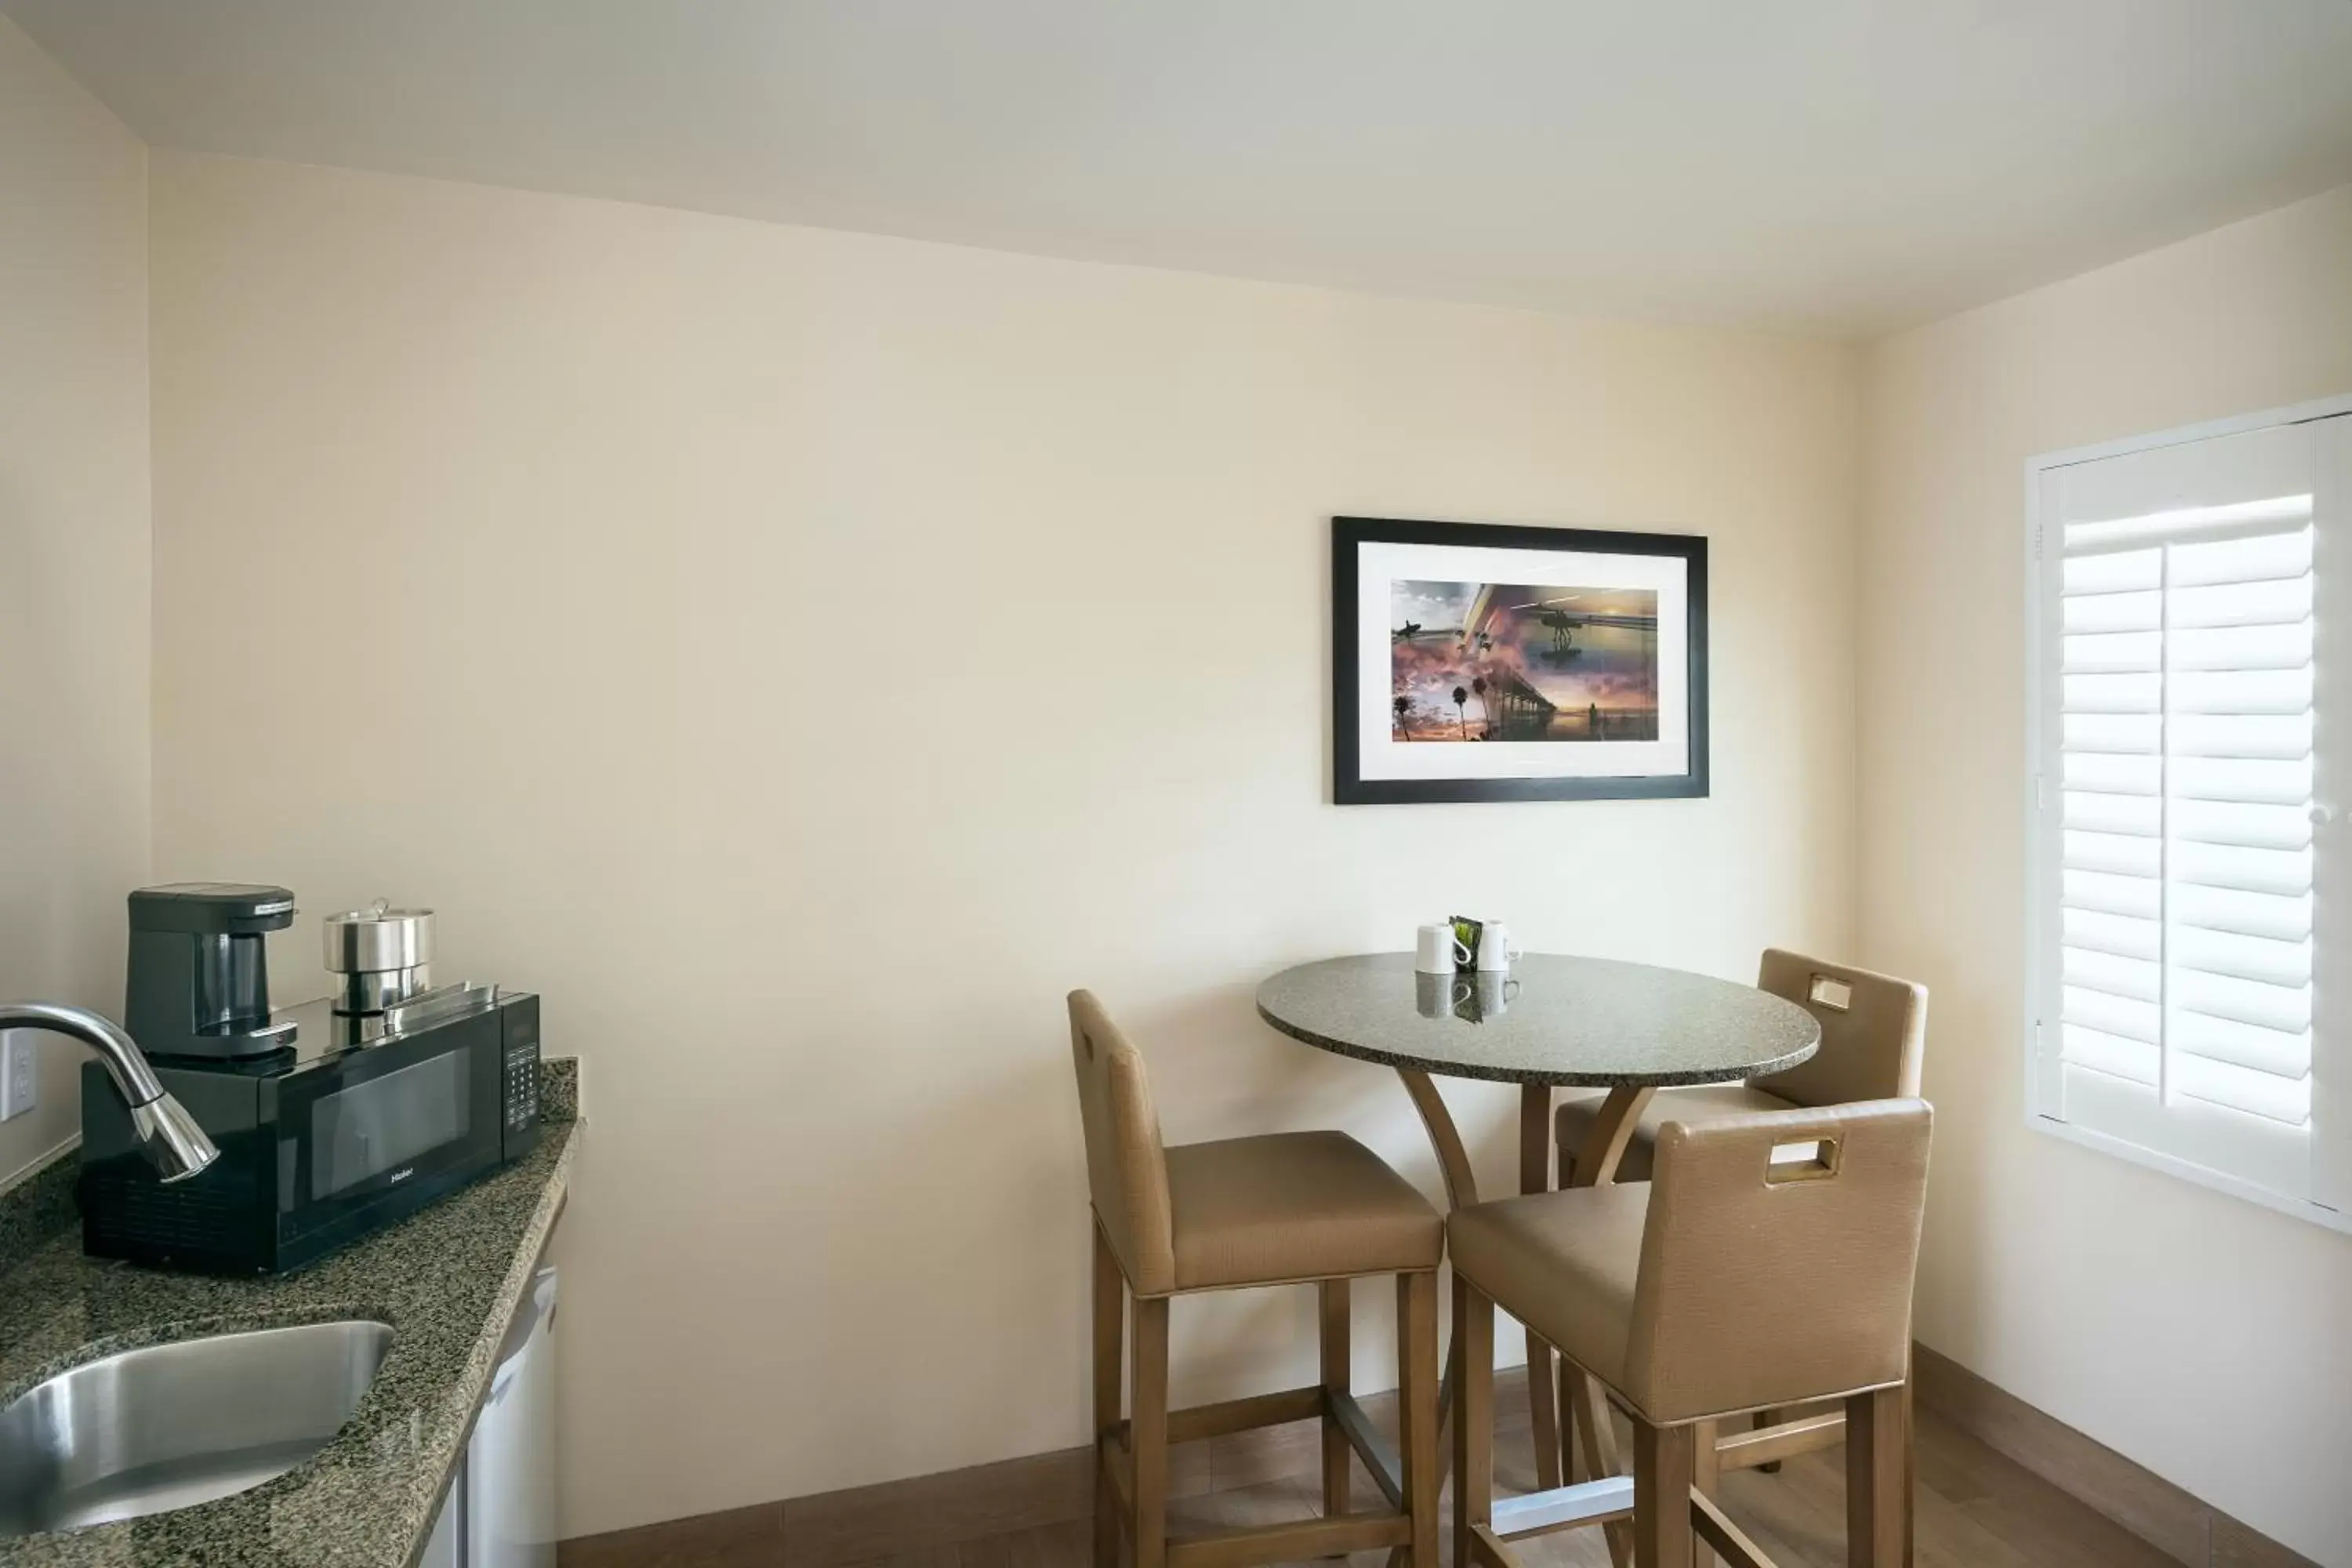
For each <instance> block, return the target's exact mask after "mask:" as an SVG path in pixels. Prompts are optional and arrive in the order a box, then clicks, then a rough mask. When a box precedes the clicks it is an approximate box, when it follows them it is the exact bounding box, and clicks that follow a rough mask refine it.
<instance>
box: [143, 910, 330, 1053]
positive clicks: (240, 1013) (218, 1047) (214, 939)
mask: <svg viewBox="0 0 2352 1568" xmlns="http://www.w3.org/2000/svg"><path fill="white" fill-rule="evenodd" d="M293 923H294V895H293V894H292V893H289V892H288V891H287V890H286V889H283V888H265V887H257V886H251V885H248V884H246V883H242V882H174V883H172V884H171V885H170V886H168V887H162V888H142V889H139V890H138V891H137V892H135V893H133V894H131V966H130V973H129V977H128V981H127V985H126V989H127V991H128V993H129V994H128V996H127V997H126V998H125V1003H124V1007H123V1024H124V1026H125V1027H127V1028H128V1029H129V1030H130V1032H131V1038H132V1039H134V1040H137V1041H138V1042H139V1044H140V1047H142V1049H143V1050H145V1051H146V1052H147V1054H148V1055H149V1056H152V1057H210V1058H215V1059H222V1058H239V1057H257V1056H264V1055H267V1054H268V1053H269V1052H271V1051H275V1050H280V1049H283V1048H284V1047H288V1046H290V1045H292V1044H293V1043H294V1024H293V1021H292V1020H291V1019H288V1020H285V1021H283V1022H278V1023H272V1022H271V1021H270V1016H269V958H268V952H266V951H265V946H264V938H265V933H267V932H269V931H284V930H285V929H286V928H287V927H288V926H290V925H292V924H293Z"/></svg>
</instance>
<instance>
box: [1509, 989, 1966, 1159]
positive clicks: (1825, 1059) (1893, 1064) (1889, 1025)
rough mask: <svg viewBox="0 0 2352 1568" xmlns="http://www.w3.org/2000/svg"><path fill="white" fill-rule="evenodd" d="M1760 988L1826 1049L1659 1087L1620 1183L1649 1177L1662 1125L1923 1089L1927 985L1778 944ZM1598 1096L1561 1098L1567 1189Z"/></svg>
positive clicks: (1897, 1096)
mask: <svg viewBox="0 0 2352 1568" xmlns="http://www.w3.org/2000/svg"><path fill="white" fill-rule="evenodd" d="M1756 989H1758V990H1759V991H1765V992H1769V993H1770V994H1772V995H1775V996H1779V997H1782V998H1784V999H1786V1000H1788V1001H1790V1002H1794V1003H1795V1004H1796V1005H1798V1006H1800V1007H1802V1008H1803V1009H1805V1011H1807V1012H1808V1013H1811V1015H1812V1016H1813V1020H1814V1022H1816V1023H1818V1024H1819V1025H1821V1026H1822V1046H1821V1049H1819V1050H1817V1051H1815V1052H1814V1053H1813V1054H1812V1056H1811V1058H1808V1059H1806V1060H1805V1061H1802V1062H1800V1063H1799V1064H1798V1065H1796V1066H1795V1067H1792V1068H1790V1069H1789V1070H1788V1071H1786V1072H1779V1073H1773V1074H1771V1075H1770V1076H1769V1077H1766V1078H1754V1079H1748V1081H1747V1082H1746V1083H1722V1084H1705V1085H1701V1086H1699V1087H1696V1088H1693V1089H1662V1090H1660V1091H1659V1093H1658V1095H1657V1096H1656V1098H1654V1100H1651V1101H1650V1103H1649V1104H1648V1106H1646V1107H1645V1108H1643V1112H1642V1119H1641V1121H1640V1123H1639V1125H1637V1126H1636V1127H1635V1128H1634V1130H1633V1138H1632V1140H1631V1142H1628V1143H1627V1144H1626V1145H1625V1157H1624V1158H1623V1159H1622V1161H1621V1162H1619V1163H1618V1166H1617V1179H1618V1180H1619V1181H1621V1182H1646V1181H1648V1180H1649V1179H1650V1161H1651V1156H1652V1152H1653V1151H1654V1149H1655V1148H1656V1147H1657V1141H1658V1129H1659V1128H1661V1127H1663V1126H1664V1125H1665V1124H1666V1123H1667V1122H1669V1121H1705V1120H1706V1119H1707V1118H1709V1117H1715V1116H1744V1115H1748V1114H1750V1113H1752V1112H1755V1111H1759V1110H1788V1109H1790V1107H1791V1106H1798V1105H1813V1106H1821V1105H1847V1104H1851V1103H1853V1101H1856V1100H1901V1099H1907V1098H1909V1097H1911V1096H1915V1095H1916V1094H1917V1093H1918V1092H1919V1067H1920V1062H1921V1059H1922V1058H1923V1057H1924V1056H1925V1054H1926V1051H1927V987H1926V986H1924V985H1919V984H1914V983H1912V982H1911V981H1908V980H1898V979H1896V978H1895V976H1893V975H1891V974H1875V973H1872V972H1871V971H1869V970H1867V969H1855V968H1853V967H1852V966H1851V965H1848V964H1843V963H1829V962H1827V961H1826V960H1824V959H1819V958H1808V957H1807V956H1805V955H1804V954H1803V953H1801V952H1786V951H1784V950H1783V949H1780V948H1777V947H1768V948H1766V949H1765V950H1764V960H1763V962H1762V963H1760V964H1759V966H1758V970H1757V976H1756ZM1600 1112H1601V1099H1600V1097H1599V1096H1580V1097H1579V1098H1577V1099H1574V1100H1567V1101H1564V1102H1563V1103H1562V1104H1561V1106H1560V1108H1559V1112H1558V1115H1557V1120H1556V1121H1555V1122H1554V1132H1555V1135H1556V1137H1557V1140H1558V1142H1559V1184H1560V1185H1561V1186H1563V1187H1564V1186H1566V1185H1568V1177H1569V1172H1570V1167H1571V1163H1572V1162H1573V1161H1574V1160H1575V1158H1576V1151H1577V1150H1579V1149H1580V1148H1582V1147H1583V1146H1584V1142H1585V1138H1586V1135H1587V1134H1589V1133H1590V1132H1591V1131H1592V1123H1593V1120H1594V1119H1595V1118H1596V1117H1597V1116H1598V1115H1599V1114H1600Z"/></svg>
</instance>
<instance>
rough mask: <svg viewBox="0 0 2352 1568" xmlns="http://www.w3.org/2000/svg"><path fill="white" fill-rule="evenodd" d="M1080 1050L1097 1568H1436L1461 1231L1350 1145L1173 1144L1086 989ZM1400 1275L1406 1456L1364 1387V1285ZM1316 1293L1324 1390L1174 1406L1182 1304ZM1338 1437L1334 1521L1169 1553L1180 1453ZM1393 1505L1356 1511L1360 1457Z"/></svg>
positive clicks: (1275, 1140)
mask: <svg viewBox="0 0 2352 1568" xmlns="http://www.w3.org/2000/svg"><path fill="white" fill-rule="evenodd" d="M1070 1049H1071V1055H1072V1057H1073V1058H1074V1060H1075V1062H1076V1067H1077V1073H1078V1104H1079V1107H1080V1110H1081V1111H1082V1113H1083V1115H1084V1117H1085V1121H1086V1138H1087V1185H1088V1187H1089V1188H1090V1189H1091V1191H1092V1194H1093V1197H1094V1237H1095V1287H1094V1401H1095V1448H1096V1492H1095V1561H1096V1563H1097V1568H1115V1565H1116V1564H1117V1563H1118V1556H1119V1551H1118V1545H1119V1538H1120V1536H1121V1534H1122V1533H1124V1535H1125V1536H1126V1537H1127V1539H1128V1541H1129V1542H1130V1543H1131V1545H1132V1548H1133V1552H1134V1563H1135V1568H1244V1565H1246V1564H1252V1563H1277V1562H1288V1561H1294V1560H1297V1559H1301V1558H1311V1557H1320V1556H1327V1555H1337V1554H1339V1553H1341V1552H1359V1551H1363V1550H1365V1549H1367V1548H1373V1547H1391V1548H1397V1547H1402V1548H1405V1549H1406V1550H1407V1551H1408V1552H1410V1553H1411V1561H1412V1563H1413V1564H1414V1568H1438V1555H1437V1539H1438V1531H1437V1492H1438V1485H1439V1475H1438V1463H1437V1384H1438V1372H1437V1266H1438V1262H1439V1260H1440V1258H1443V1256H1444V1247H1445V1222H1444V1220H1443V1219H1441V1218H1440V1217H1439V1216H1438V1213H1437V1211H1436V1210H1435V1209H1433V1208H1432V1207H1431V1206H1430V1205H1429V1203H1428V1201H1427V1200H1426V1199H1424V1198H1423V1196H1422V1195H1421V1194H1419V1193H1418V1192H1415V1191H1414V1190H1413V1188H1412V1184H1410V1183H1408V1182H1407V1181H1406V1180H1405V1179H1404V1178H1403V1177H1402V1176H1400V1175H1398V1174H1397V1173H1395V1172H1394V1171H1392V1170H1391V1169H1390V1168H1389V1167H1388V1166H1387V1165H1386V1164H1385V1163H1382V1162H1381V1158H1380V1156H1378V1155H1376V1154H1374V1153H1373V1152H1371V1151H1370V1150H1369V1149H1367V1148H1365V1147H1364V1146H1363V1145H1362V1144H1360V1143H1359V1142H1356V1141H1355V1140H1354V1139H1352V1138H1350V1137H1349V1136H1348V1135H1347V1134H1346V1133H1344V1132H1281V1133H1273V1134H1269V1135H1266V1136H1264V1137H1257V1138H1229V1139H1225V1140H1223V1141H1222V1142H1213V1143H1191V1144H1180V1145H1179V1146H1177V1147H1176V1148H1173V1149H1168V1148H1164V1147H1163V1146H1162V1145H1161V1143H1160V1117H1159V1113H1158V1112H1157V1111H1156V1110H1154V1109H1153V1107H1152V1102H1151V1087H1150V1081H1149V1080H1148V1079H1147V1078H1146V1077H1145V1074H1144V1069H1143V1055H1142V1053H1141V1052H1140V1051H1139V1050H1137V1049H1136V1048H1135V1047H1134V1045H1133V1044H1132V1043H1130V1042H1129V1039H1128V1038H1127V1037H1126V1036H1125V1035H1124V1034H1122V1033H1120V1031H1119V1028H1118V1026H1117V1025H1116V1024H1114V1023H1112V1022H1111V1021H1110V1018H1109V1016H1108V1015H1107V1014H1106V1013H1105V1012H1104V1011H1103V1008H1102V1005H1101V1003H1099V1002H1097V1000H1096V999H1095V997H1094V995H1093V994H1091V993H1090V992H1086V991H1074V992H1072V993H1071V994H1070ZM1367 1274H1393V1275H1395V1276H1396V1277H1397V1363H1398V1365H1397V1373H1398V1389H1397V1394H1398V1399H1397V1403H1398V1406H1399V1409H1400V1412H1401V1415H1402V1421H1401V1423H1400V1426H1401V1432H1402V1444H1401V1445H1400V1447H1401V1450H1402V1452H1401V1453H1400V1452H1395V1451H1391V1450H1390V1449H1389V1447H1388V1446H1387V1442H1386V1439H1385V1438H1384V1437H1383V1436H1381V1434H1380V1433H1379V1432H1378V1431H1377V1430H1376V1429H1375V1428H1374V1427H1373V1426H1372V1425H1371V1423H1370V1421H1368V1420H1367V1419H1366V1418H1365V1416H1364V1413H1363V1410H1362V1408H1361V1407H1360V1406H1359V1405H1357V1403H1356V1400H1355V1397H1354V1395H1353V1394H1351V1393H1349V1385H1348V1384H1349V1377H1348V1363H1349V1344H1348V1291H1349V1281H1350V1280H1352V1279H1355V1278H1357V1277H1358V1276H1360V1275H1367ZM1293 1284H1300V1285H1303V1284H1314V1285H1317V1286H1318V1287H1319V1289H1320V1292H1321V1311H1320V1314H1319V1316H1320V1321H1321V1325H1322V1329H1321V1333H1322V1382H1321V1384H1318V1385H1316V1386H1313V1387H1307V1388H1293V1389H1286V1390H1284V1391H1282V1392H1280V1393H1276V1394H1257V1395H1255V1396H1252V1397H1250V1398H1246V1399H1232V1400H1226V1401H1224V1402H1223V1403H1221V1404H1216V1405H1196V1406H1194V1407H1192V1408H1191V1409H1188V1410H1176V1411H1171V1410H1170V1409H1169V1408H1168V1303H1169V1300H1170V1299H1171V1297H1175V1296H1180V1295H1185V1294H1189V1293H1191V1292H1194V1291H1201V1290H1233V1289H1246V1288H1248V1287H1252V1286H1262V1285H1293ZM1129 1293H1131V1294H1132V1295H1133V1297H1134V1300H1135V1313H1134V1317H1135V1342H1134V1350H1133V1368H1132V1378H1133V1388H1132V1393H1131V1396H1130V1401H1129V1405H1130V1408H1129V1411H1128V1412H1127V1415H1126V1418H1125V1419H1121V1415H1120V1401H1119V1362H1120V1343H1119V1342H1120V1339H1121V1337H1122V1336H1121V1330H1122V1327H1123V1325H1122V1321H1121V1320H1122V1316H1123V1310H1122V1309H1123V1308H1124V1305H1125V1298H1126V1296H1127V1295H1128V1294H1129ZM1316 1416H1319V1417H1321V1419H1322V1422H1323V1517H1321V1518H1319V1519H1307V1520H1301V1521H1297V1522H1295V1523H1286V1524H1275V1525H1265V1526H1258V1527H1253V1528H1244V1529H1237V1530H1224V1531H1215V1532H1213V1533H1211V1534H1207V1535H1202V1536H1193V1537H1186V1538H1182V1539H1176V1540H1171V1539H1170V1538H1169V1536H1168V1532H1167V1510H1168V1447H1169V1445H1170V1444H1171V1443H1181V1442H1185V1441H1187V1440H1189V1439H1192V1438H1200V1437H1213V1436H1219V1435H1221V1434H1223V1433H1227V1432H1239V1431H1244V1430H1246V1429H1248V1428H1250V1427H1253V1426H1273V1425H1276V1424H1277V1423H1280V1422H1286V1421H1299V1420H1305V1419H1307V1418H1309V1417H1316ZM1351 1454H1360V1455H1361V1456H1362V1458H1363V1460H1364V1466H1365V1468H1366V1469H1368V1470H1369V1471H1370V1473H1371V1475H1372V1479H1373V1480H1374V1482H1375V1483H1376V1484H1377V1485H1378V1486H1379V1487H1380V1489H1381V1491H1382V1492H1383V1493H1384V1494H1385V1496H1386V1499H1387V1500H1388V1502H1389V1504H1390V1505H1391V1506H1390V1507H1388V1508H1386V1509H1381V1510H1367V1511H1363V1512H1358V1511H1355V1510H1353V1509H1352V1508H1351V1507H1350V1506H1349V1458H1350V1456H1351Z"/></svg>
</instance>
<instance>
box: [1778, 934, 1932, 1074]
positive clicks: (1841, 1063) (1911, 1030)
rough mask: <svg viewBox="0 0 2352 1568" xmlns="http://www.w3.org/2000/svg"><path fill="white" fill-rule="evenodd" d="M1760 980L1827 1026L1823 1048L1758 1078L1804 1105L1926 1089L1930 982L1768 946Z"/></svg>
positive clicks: (1824, 1029) (1823, 1026)
mask: <svg viewBox="0 0 2352 1568" xmlns="http://www.w3.org/2000/svg"><path fill="white" fill-rule="evenodd" d="M1756 987H1757V989H1758V990H1759V991H1769V992H1770V993H1771V994H1773V995H1775V996H1784V997H1786V998H1788V999H1789V1000H1790V1001H1791V1002H1794V1003H1795V1004H1796V1005H1798V1006H1800V1007H1802V1008H1803V1009H1804V1010H1805V1011H1806V1012H1808V1013H1811V1015H1812V1016H1813V1019H1814V1021H1815V1022H1816V1023H1818V1024H1820V1025H1821V1026H1822V1048H1821V1049H1820V1050H1817V1051H1815V1052H1814V1053H1813V1054H1812V1055H1811V1057H1809V1058H1806V1059H1805V1060H1803V1061H1801V1062H1799V1063H1798V1064H1797V1065H1796V1066H1795V1067H1792V1068H1790V1069H1789V1070H1788V1071H1786V1072H1776V1073H1773V1074H1771V1075H1770V1076H1769V1077H1766V1078H1759V1079H1751V1080H1750V1081H1751V1082H1753V1083H1754V1084H1755V1086H1756V1087H1757V1088H1758V1089H1763V1090H1764V1091H1766V1092H1767V1093H1769V1094H1777V1095H1779V1096H1780V1098H1781V1099H1782V1100H1791V1101H1794V1102H1795V1103H1796V1104H1799V1105H1844V1104H1846V1103H1848V1102H1850V1101H1853V1100H1906V1099H1909V1098H1911V1097H1913V1096H1915V1095H1916V1094H1917V1093H1918V1092H1919V1063H1920V1058H1921V1057H1922V1056H1923V1055H1924V1054H1925V1053H1926V1051H1927V987H1926V986H1924V985H1915V984H1912V983H1911V982H1910V981H1908V980H1897V979H1896V978H1895V976H1893V975H1891V974H1874V973H1871V972H1870V971H1869V970H1867V969H1853V968H1849V967H1848V966H1846V965H1845V964H1843V963H1823V962H1822V960H1820V959H1818V958H1807V957H1806V956H1805V955H1804V954H1803V953H1801V952H1783V951H1781V950H1780V948H1777V947H1768V948H1766V949H1765V950H1764V962H1763V964H1762V966H1761V969H1760V972H1759V974H1758V975H1757V979H1756Z"/></svg>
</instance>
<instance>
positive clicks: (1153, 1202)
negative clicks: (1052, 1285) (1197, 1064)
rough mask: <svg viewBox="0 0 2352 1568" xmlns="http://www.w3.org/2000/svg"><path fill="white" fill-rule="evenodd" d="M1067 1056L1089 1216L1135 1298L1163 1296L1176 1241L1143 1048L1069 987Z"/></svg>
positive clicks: (1171, 1284)
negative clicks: (1074, 1084)
mask: <svg viewBox="0 0 2352 1568" xmlns="http://www.w3.org/2000/svg"><path fill="white" fill-rule="evenodd" d="M1070 1058H1071V1061H1072V1063H1073V1064H1074V1065H1075V1066H1076V1068H1077V1071H1078V1111H1079V1114H1080V1116H1081V1117H1083V1118H1084V1120H1085V1121H1086V1131H1087V1188H1088V1189H1089V1190H1090V1191H1091V1193H1092V1194H1093V1197H1094V1206H1095V1217H1096V1218H1097V1221H1098V1222H1099V1223H1100V1224H1101V1226H1102V1228H1103V1234H1104V1235H1105V1236H1106V1237H1109V1238H1110V1248H1111V1251H1112V1252H1113V1253H1114V1254H1115V1255H1116V1256H1117V1257H1118V1264H1119V1268H1121V1269H1123V1270H1125V1272H1126V1274H1127V1282H1128V1285H1129V1288H1130V1289H1133V1290H1134V1291H1135V1293H1136V1294H1137V1295H1139V1296H1158V1295H1165V1294H1166V1293H1167V1292H1169V1291H1171V1290H1172V1289H1175V1288H1176V1239H1175V1228H1174V1225H1173V1222H1172V1220H1171V1216H1170V1212H1169V1205H1168V1158H1167V1154H1166V1152H1165V1151H1164V1150H1163V1149H1162V1147H1161V1145H1160V1113H1159V1111H1158V1110H1155V1109H1154V1108H1153V1106H1152V1103H1151V1080H1150V1078H1149V1077H1147V1076H1146V1075H1145V1073H1144V1070H1143V1053H1142V1052H1141V1051H1139V1050H1137V1049H1136V1048H1135V1045H1134V1042H1133V1041H1131V1040H1129V1038H1128V1037H1127V1036H1126V1035H1125V1034H1124V1033H1122V1032H1121V1031H1120V1029H1119V1026H1118V1025H1117V1024H1114V1023H1112V1022H1111V1021H1110V1015H1109V1014H1108V1013H1106V1012H1104V1011H1103V1005H1102V1004H1101V1003H1100V1002H1098V1001H1097V1000H1096V999H1095V994H1094V993H1093V992H1091V991H1073V992H1071V993H1070Z"/></svg>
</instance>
